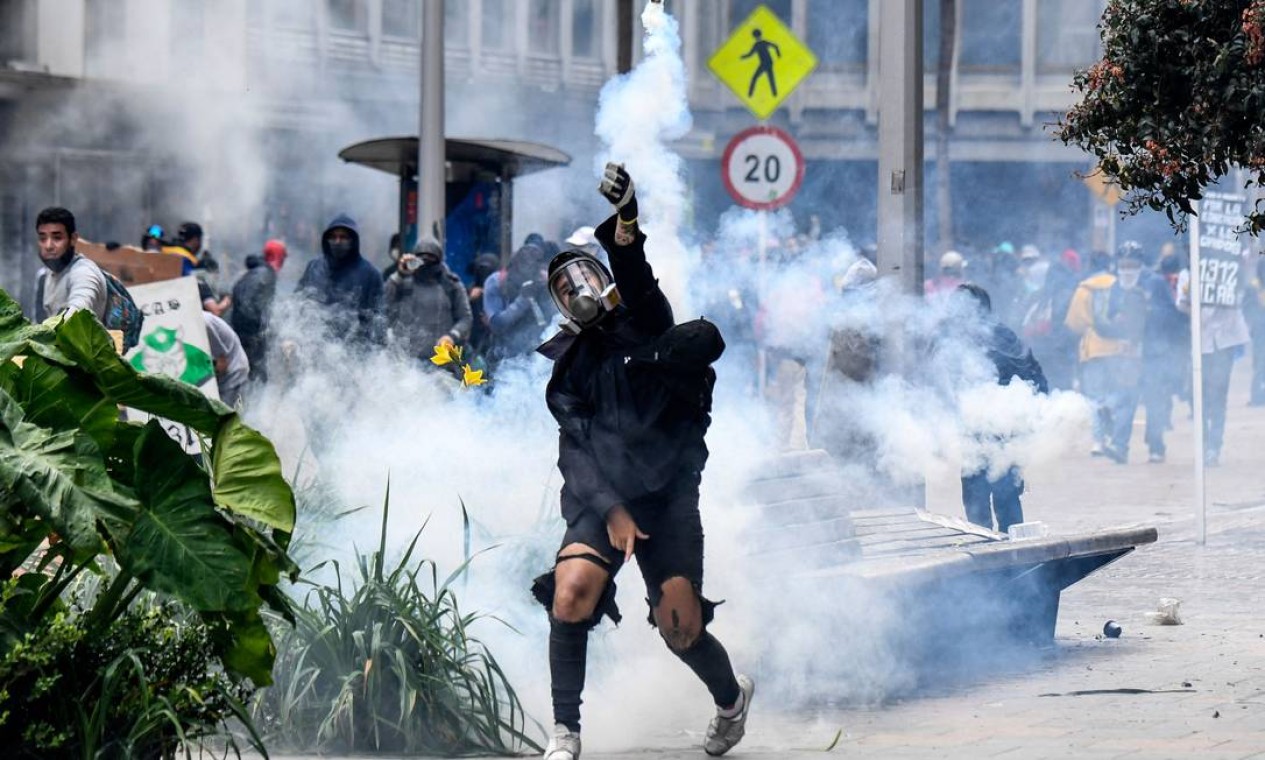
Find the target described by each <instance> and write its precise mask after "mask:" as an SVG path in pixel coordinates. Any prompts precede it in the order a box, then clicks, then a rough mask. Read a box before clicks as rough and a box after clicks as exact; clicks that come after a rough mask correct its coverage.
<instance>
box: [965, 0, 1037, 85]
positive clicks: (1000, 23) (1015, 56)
mask: <svg viewBox="0 0 1265 760" xmlns="http://www.w3.org/2000/svg"><path fill="white" fill-rule="evenodd" d="M959 2H960V3H961V4H962V5H961V19H962V26H961V28H959V29H958V34H959V37H958V41H959V45H958V50H959V53H958V65H959V66H961V68H962V70H963V71H974V72H977V73H1015V72H1018V70H1019V58H1020V56H1021V54H1022V52H1021V51H1022V48H1021V42H1020V36H1021V34H1022V30H1023V2H1022V0H959Z"/></svg>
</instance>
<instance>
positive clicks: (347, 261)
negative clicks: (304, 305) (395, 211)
mask: <svg viewBox="0 0 1265 760" xmlns="http://www.w3.org/2000/svg"><path fill="white" fill-rule="evenodd" d="M321 254H322V255H321V258H319V259H316V260H314V261H311V262H309V263H308V265H307V269H305V270H303V276H302V277H301V278H300V279H299V287H298V293H299V295H300V296H302V297H304V298H306V299H308V300H309V301H312V302H314V303H317V304H320V305H321V306H323V307H325V308H326V324H325V327H326V331H327V334H328V335H329V336H330V337H331V338H334V339H336V340H342V341H345V342H347V343H352V344H359V345H381V344H382V343H383V341H384V339H385V336H386V330H385V325H384V319H383V314H382V275H381V273H380V272H378V270H377V269H376V268H375V267H374V266H373V265H372V264H370V263H369V262H368V261H366V260H365V258H364V257H363V256H361V255H360V232H359V228H358V227H357V226H356V221H355V220H354V219H352V218H351V217H350V216H347V215H346V214H339V215H338V216H336V217H334V219H333V220H332V221H331V222H330V223H329V225H328V226H327V227H326V228H325V232H324V234H322V235H321Z"/></svg>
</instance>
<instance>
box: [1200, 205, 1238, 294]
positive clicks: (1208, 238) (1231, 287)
mask: <svg viewBox="0 0 1265 760" xmlns="http://www.w3.org/2000/svg"><path fill="white" fill-rule="evenodd" d="M1246 202H1247V199H1246V198H1244V197H1243V196H1242V195H1237V194H1234V193H1213V192H1210V193H1207V194H1206V195H1205V196H1204V199H1203V201H1202V202H1201V203H1200V204H1199V303H1200V304H1201V305H1203V306H1229V307H1231V308H1234V307H1237V306H1238V305H1239V302H1240V299H1241V298H1242V295H1243V285H1244V284H1245V283H1244V282H1243V280H1242V276H1243V275H1244V274H1245V270H1244V266H1245V263H1246V258H1247V255H1248V251H1247V248H1246V246H1244V245H1243V243H1242V241H1240V239H1239V234H1238V233H1237V232H1236V231H1235V230H1236V229H1237V228H1238V226H1239V225H1240V224H1242V222H1243V206H1244V204H1245V203H1246Z"/></svg>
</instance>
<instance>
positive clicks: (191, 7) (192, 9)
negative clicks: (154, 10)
mask: <svg viewBox="0 0 1265 760" xmlns="http://www.w3.org/2000/svg"><path fill="white" fill-rule="evenodd" d="M205 50H206V4H205V3H203V2H201V0H177V1H176V2H175V3H173V4H172V8H171V54H172V58H173V60H175V61H176V62H177V64H178V66H182V67H183V68H185V69H186V70H189V71H193V70H194V69H196V68H197V66H198V61H199V59H201V58H202V56H203V54H204V53H205Z"/></svg>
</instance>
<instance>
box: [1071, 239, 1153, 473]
mask: <svg viewBox="0 0 1265 760" xmlns="http://www.w3.org/2000/svg"><path fill="white" fill-rule="evenodd" d="M1090 266H1091V268H1092V270H1093V271H1092V273H1091V274H1090V275H1089V277H1087V278H1085V280H1084V281H1082V282H1081V284H1080V285H1079V286H1078V287H1077V289H1076V293H1075V295H1073V296H1072V303H1071V305H1070V306H1069V307H1068V310H1067V318H1066V320H1065V321H1066V324H1067V327H1068V329H1070V330H1071V331H1072V332H1074V333H1076V334H1077V335H1079V336H1081V340H1080V379H1081V392H1082V393H1084V394H1085V395H1086V396H1088V397H1089V398H1090V400H1091V401H1093V402H1094V403H1095V404H1096V405H1097V408H1098V409H1097V414H1096V415H1095V417H1094V448H1093V449H1092V450H1091V452H1090V453H1091V454H1092V455H1094V456H1106V457H1109V458H1110V459H1112V460H1114V461H1115V462H1116V463H1118V464H1126V463H1127V462H1128V461H1129V439H1130V437H1131V436H1132V435H1133V416H1134V414H1135V412H1136V411H1137V406H1138V384H1139V380H1140V378H1141V373H1142V337H1143V333H1144V331H1145V329H1146V314H1147V308H1148V305H1147V297H1146V296H1147V294H1146V291H1145V290H1144V289H1143V288H1141V287H1140V283H1141V279H1142V259H1141V256H1140V251H1139V249H1137V248H1134V247H1131V246H1128V245H1124V246H1121V251H1120V257H1119V261H1118V262H1117V263H1116V272H1115V273H1114V274H1113V273H1112V272H1111V271H1110V269H1111V257H1110V256H1109V255H1107V254H1104V253H1101V252H1095V253H1094V254H1093V255H1092V256H1091V257H1090Z"/></svg>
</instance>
